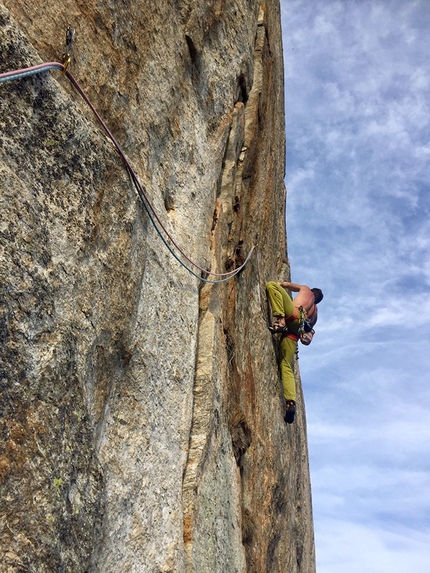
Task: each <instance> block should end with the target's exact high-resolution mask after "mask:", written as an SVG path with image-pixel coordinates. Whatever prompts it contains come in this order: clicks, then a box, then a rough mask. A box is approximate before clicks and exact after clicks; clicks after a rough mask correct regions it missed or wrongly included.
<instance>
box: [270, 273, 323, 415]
mask: <svg viewBox="0 0 430 573" xmlns="http://www.w3.org/2000/svg"><path fill="white" fill-rule="evenodd" d="M285 289H289V290H291V291H292V292H296V293H298V294H297V296H296V297H295V298H294V299H293V300H292V299H291V298H290V296H289V294H288V293H287V291H286V290H285ZM266 290H267V294H268V296H269V301H270V305H271V307H272V314H273V318H274V323H273V326H272V327H271V328H270V331H271V332H272V334H282V339H281V344H280V362H279V366H280V370H281V378H282V387H283V389H284V397H285V407H286V413H285V417H284V420H285V422H286V423H287V424H292V423H293V421H294V414H295V413H296V382H295V380H294V372H293V369H292V367H291V362H292V360H293V357H294V353H295V352H296V349H297V342H298V340H299V329H300V326H301V320H300V319H301V317H300V310H299V309H300V307H302V308H303V309H304V311H305V313H306V319H307V322H308V323H309V325H310V327H313V326H314V325H315V323H316V321H317V319H318V309H317V306H316V305H317V304H318V303H319V302H321V301H322V299H323V296H324V295H323V293H322V291H321V290H320V289H319V288H312V289H310V288H309V287H307V286H306V285H298V284H295V283H290V282H282V283H277V282H274V281H271V282H269V283H267V285H266Z"/></svg>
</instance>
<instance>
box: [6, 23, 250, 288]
mask: <svg viewBox="0 0 430 573" xmlns="http://www.w3.org/2000/svg"><path fill="white" fill-rule="evenodd" d="M74 36H75V32H74V30H73V29H72V28H70V26H69V27H68V28H67V32H66V49H65V52H64V54H63V56H62V63H60V62H45V63H43V64H38V65H36V66H31V67H28V68H23V69H20V70H14V71H11V72H5V73H2V74H0V83H5V82H10V81H15V80H20V79H22V78H26V77H29V76H33V75H36V74H40V73H43V72H47V71H50V70H59V71H61V72H62V73H63V75H65V76H66V78H67V79H68V80H69V81H70V83H71V84H72V85H73V87H74V88H75V89H76V91H77V92H78V93H79V95H80V96H81V97H82V99H83V100H84V101H85V103H86V104H87V105H88V107H89V108H90V109H91V111H92V112H93V114H94V115H95V117H96V119H97V121H98V122H99V124H100V126H101V127H102V129H103V131H104V132H105V133H106V135H107V136H108V137H109V139H110V140H111V141H112V143H113V144H114V146H115V149H116V151H117V153H118V154H119V156H120V157H121V159H122V161H123V163H124V166H125V169H126V171H127V173H128V174H129V176H130V178H131V181H132V183H133V185H134V188H135V191H136V193H137V196H138V198H139V200H140V202H141V203H142V205H143V207H144V209H145V211H146V213H147V214H148V217H149V219H150V221H151V223H152V225H153V227H154V229H155V230H156V232H157V234H158V236H159V237H160V238H161V240H162V241H163V243H164V245H165V246H166V247H167V249H168V250H169V252H170V254H171V255H172V256H173V257H174V258H175V259H176V260H177V261H178V263H179V264H180V265H181V266H182V267H184V268H185V269H186V270H187V271H188V272H189V273H190V274H192V275H193V276H195V277H196V278H197V279H199V280H200V281H202V282H205V283H211V284H217V283H222V282H225V281H228V280H230V279H232V278H233V277H235V276H237V275H238V274H239V273H240V272H241V271H242V269H243V268H244V267H245V265H246V264H247V263H248V261H249V259H250V258H251V255H252V253H253V251H254V249H255V245H253V246H252V248H251V249H250V251H249V253H248V255H247V257H246V259H245V261H244V263H243V264H242V265H240V266H239V267H237V268H236V269H234V270H232V271H229V272H226V273H214V272H211V271H209V270H207V269H205V268H203V267H201V266H199V265H198V264H197V263H195V262H194V261H193V260H192V259H191V258H190V257H188V256H187V255H186V253H185V252H184V251H183V250H182V249H181V248H180V247H179V245H178V244H177V243H176V241H175V240H174V238H173V237H172V235H171V234H170V233H169V231H168V230H167V229H166V227H165V226H164V224H163V223H162V221H161V219H160V218H159V216H158V215H157V212H156V211H155V208H154V207H153V205H152V203H151V202H150V200H149V198H148V196H147V194H146V190H145V189H144V187H143V185H142V184H141V183H140V181H139V179H138V177H137V174H136V172H135V170H134V169H133V167H132V165H131V163H130V161H129V159H128V158H127V156H126V154H125V152H124V151H123V150H122V148H121V146H120V144H119V143H118V141H117V140H116V138H115V137H114V135H113V134H112V132H111V131H110V129H109V128H108V126H107V125H106V123H105V122H104V120H103V119H102V118H101V116H100V115H99V113H98V112H97V110H96V109H95V107H94V106H93V104H92V103H91V101H90V99H89V98H88V96H87V95H86V93H85V92H84V90H83V89H82V87H81V86H80V84H79V82H78V81H77V80H76V78H75V77H74V76H73V75H72V74H71V73H70V72H69V70H68V66H69V64H70V60H71V51H72V48H73V41H74ZM163 233H164V234H163ZM173 247H174V248H175V249H176V250H177V251H178V252H179V253H180V255H181V256H182V257H183V258H184V259H185V260H186V261H188V263H189V265H188V264H186V263H184V262H183V261H182V260H181V259H180V257H179V255H178V254H177V253H176V252H175V251H174V249H173ZM190 266H191V267H194V269H197V270H199V271H200V272H201V273H203V274H206V275H207V276H213V277H222V278H216V279H208V278H205V277H203V276H201V275H199V274H197V272H196V271H194V270H193V269H192V268H190Z"/></svg>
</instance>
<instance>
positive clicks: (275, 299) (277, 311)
mask: <svg viewBox="0 0 430 573" xmlns="http://www.w3.org/2000/svg"><path fill="white" fill-rule="evenodd" d="M266 290H267V294H268V296H269V301H270V306H271V307H272V314H273V316H275V317H284V318H288V317H290V316H291V315H292V314H293V312H294V310H295V306H294V304H293V301H292V300H291V298H290V296H289V295H288V293H287V291H286V290H285V289H284V288H282V287H281V285H279V284H278V283H276V282H274V281H270V282H268V283H267V285H266Z"/></svg>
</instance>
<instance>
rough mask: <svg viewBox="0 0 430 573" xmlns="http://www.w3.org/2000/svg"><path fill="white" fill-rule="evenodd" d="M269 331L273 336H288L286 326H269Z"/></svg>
mask: <svg viewBox="0 0 430 573" xmlns="http://www.w3.org/2000/svg"><path fill="white" fill-rule="evenodd" d="M269 330H270V332H271V334H287V332H288V326H287V325H286V324H284V325H283V326H280V325H279V324H274V325H273V326H269Z"/></svg>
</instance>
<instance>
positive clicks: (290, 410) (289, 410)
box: [284, 400, 296, 424]
mask: <svg viewBox="0 0 430 573" xmlns="http://www.w3.org/2000/svg"><path fill="white" fill-rule="evenodd" d="M285 408H286V411H285V416H284V421H285V423H286V424H292V423H293V422H294V415H295V413H296V403H295V402H294V400H287V402H286V404H285Z"/></svg>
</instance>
